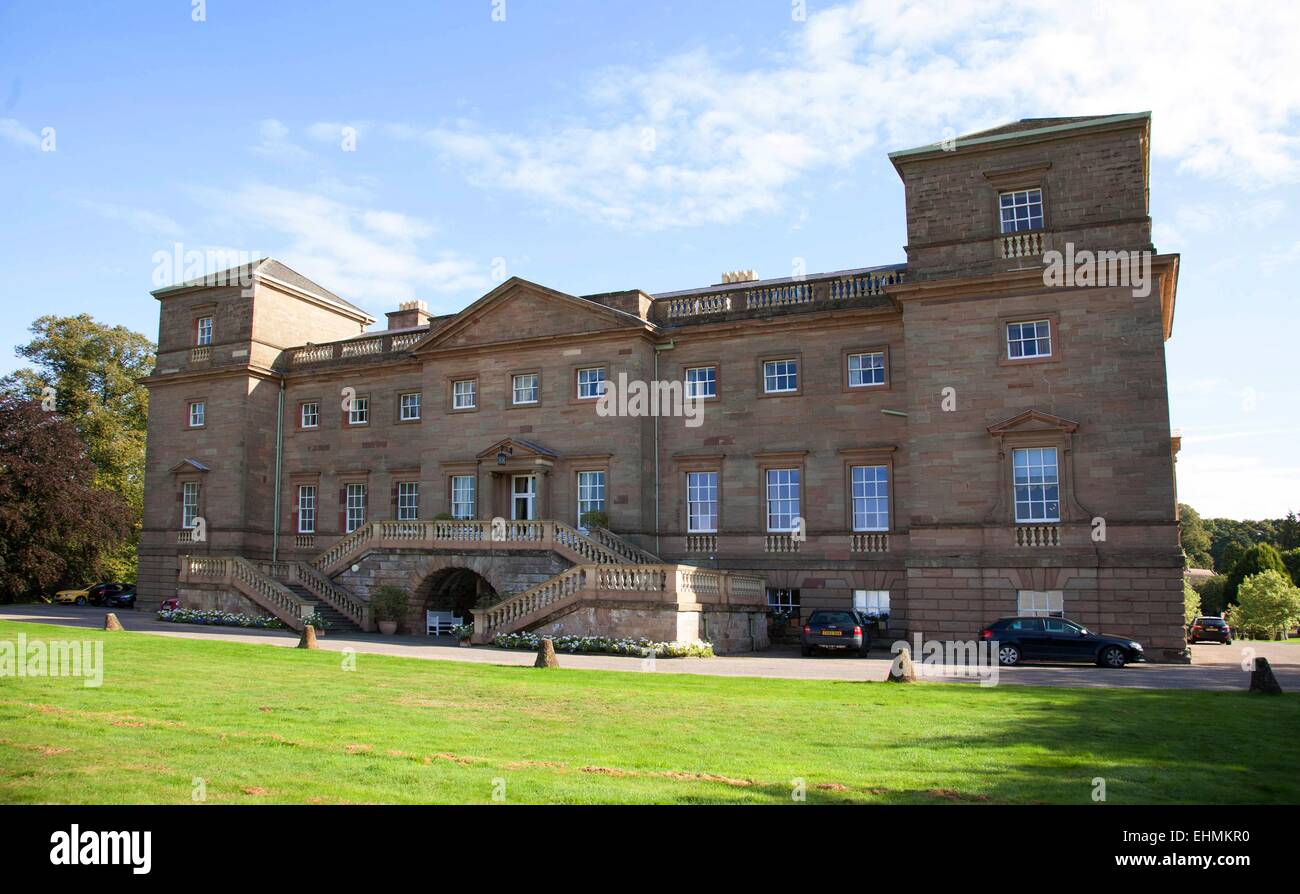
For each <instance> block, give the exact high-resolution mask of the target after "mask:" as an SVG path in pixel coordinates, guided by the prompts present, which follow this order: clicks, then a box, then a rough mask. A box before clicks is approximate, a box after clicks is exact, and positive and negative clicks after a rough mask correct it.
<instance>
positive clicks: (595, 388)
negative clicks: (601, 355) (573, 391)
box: [578, 366, 605, 400]
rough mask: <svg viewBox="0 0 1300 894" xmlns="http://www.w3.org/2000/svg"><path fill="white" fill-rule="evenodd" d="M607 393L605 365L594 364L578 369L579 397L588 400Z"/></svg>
mask: <svg viewBox="0 0 1300 894" xmlns="http://www.w3.org/2000/svg"><path fill="white" fill-rule="evenodd" d="M604 393H605V367H603V366H592V367H588V368H586V369H580V370H578V398H579V400H588V399H590V398H596V397H600V396H601V395H602V394H604Z"/></svg>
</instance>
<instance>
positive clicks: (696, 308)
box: [655, 266, 907, 322]
mask: <svg viewBox="0 0 1300 894" xmlns="http://www.w3.org/2000/svg"><path fill="white" fill-rule="evenodd" d="M906 276H907V271H906V270H905V269H903V268H902V267H901V266H898V267H886V268H883V269H877V270H862V271H858V272H856V273H848V274H842V275H838V276H824V277H816V278H809V279H804V280H791V281H788V282H782V283H771V284H768V285H758V284H755V285H754V286H752V287H750V288H731V289H726V290H725V291H717V292H702V293H697V294H694V295H679V296H677V297H665V298H662V299H658V300H657V301H656V305H657V306H656V309H655V312H656V318H657V319H660V320H661V321H668V322H673V321H678V320H689V319H693V318H695V317H706V316H714V315H721V314H729V313H731V312H733V311H739V310H741V309H743V310H746V311H764V310H770V309H773V308H782V307H789V306H797V305H809V304H824V305H828V306H835V305H837V304H839V303H841V302H845V301H851V300H855V299H860V298H868V297H873V296H878V295H883V294H885V290H886V288H887V287H888V286H891V285H896V284H898V283H901V282H903V281H904V279H905V278H906Z"/></svg>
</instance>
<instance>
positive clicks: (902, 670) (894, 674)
mask: <svg viewBox="0 0 1300 894" xmlns="http://www.w3.org/2000/svg"><path fill="white" fill-rule="evenodd" d="M885 681H886V682H888V683H915V682H916V668H915V667H913V666H912V653H911V652H909V651H908V650H907V649H899V650H898V654H897V655H895V656H894V662H893V663H892V664H891V665H889V676H888V677H886V678H885Z"/></svg>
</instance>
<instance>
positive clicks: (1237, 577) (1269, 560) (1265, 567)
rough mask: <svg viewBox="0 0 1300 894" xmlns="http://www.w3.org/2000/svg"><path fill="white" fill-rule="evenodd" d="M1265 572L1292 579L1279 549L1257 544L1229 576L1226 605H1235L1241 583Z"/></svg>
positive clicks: (1265, 544) (1234, 567) (1226, 588)
mask: <svg viewBox="0 0 1300 894" xmlns="http://www.w3.org/2000/svg"><path fill="white" fill-rule="evenodd" d="M1265 571H1276V572H1278V573H1279V574H1281V575H1283V576H1284V577H1288V578H1289V577H1290V575H1289V574H1287V570H1286V565H1284V564H1282V556H1281V554H1279V553H1278V551H1277V549H1276V548H1275V547H1274V546H1273V545H1272V544H1268V543H1256V544H1255V545H1254V546H1252V547H1251V548H1250V549H1248V550H1246V551H1245V552H1244V553H1243V554H1242V556H1241V559H1240V560H1238V561H1237V563H1236V564H1235V565H1233V566H1232V571H1231V572H1230V573H1229V574H1228V582H1227V584H1225V585H1224V588H1223V597H1224V604H1225V605H1229V604H1235V603H1236V602H1237V589H1238V588H1239V587H1240V586H1241V582H1242V581H1244V580H1245V579H1246V578H1248V577H1253V576H1254V575H1256V574H1260V573H1262V572H1265Z"/></svg>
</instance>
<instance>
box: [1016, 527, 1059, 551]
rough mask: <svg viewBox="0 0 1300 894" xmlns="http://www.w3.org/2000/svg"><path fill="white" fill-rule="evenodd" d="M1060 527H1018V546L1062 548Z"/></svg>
mask: <svg viewBox="0 0 1300 894" xmlns="http://www.w3.org/2000/svg"><path fill="white" fill-rule="evenodd" d="M1060 545H1061V529H1060V527H1059V526H1058V525H1016V546H1060Z"/></svg>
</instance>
